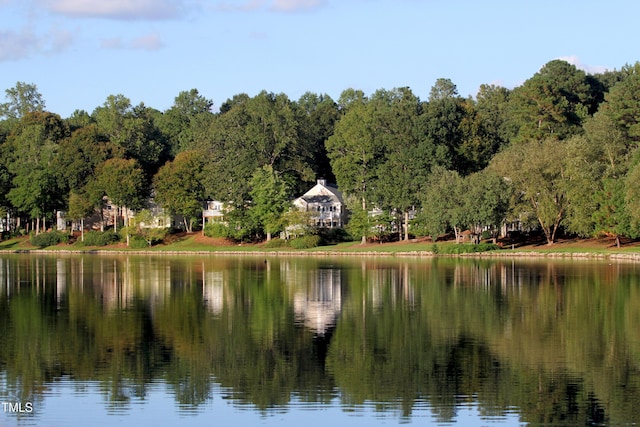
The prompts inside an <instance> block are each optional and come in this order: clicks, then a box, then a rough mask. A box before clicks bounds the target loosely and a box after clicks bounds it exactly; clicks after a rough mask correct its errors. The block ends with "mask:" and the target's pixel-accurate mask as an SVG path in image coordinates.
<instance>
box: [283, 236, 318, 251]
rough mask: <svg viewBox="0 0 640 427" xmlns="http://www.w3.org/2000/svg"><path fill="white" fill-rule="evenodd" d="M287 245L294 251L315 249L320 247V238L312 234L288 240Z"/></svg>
mask: <svg viewBox="0 0 640 427" xmlns="http://www.w3.org/2000/svg"><path fill="white" fill-rule="evenodd" d="M289 244H290V245H291V247H292V248H294V249H309V248H315V247H317V246H319V245H320V236H316V235H313V234H312V235H308V236H302V237H298V238H297V239H292V240H290V241H289Z"/></svg>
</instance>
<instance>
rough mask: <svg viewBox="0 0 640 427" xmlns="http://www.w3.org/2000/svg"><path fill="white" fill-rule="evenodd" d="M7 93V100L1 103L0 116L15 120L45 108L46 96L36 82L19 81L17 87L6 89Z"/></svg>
mask: <svg viewBox="0 0 640 427" xmlns="http://www.w3.org/2000/svg"><path fill="white" fill-rule="evenodd" d="M5 94H6V98H7V102H4V103H1V104H0V117H2V116H4V117H6V118H8V119H14V120H15V119H20V118H21V117H24V116H25V115H27V114H28V113H33V112H36V111H37V112H43V111H44V109H45V102H44V98H43V97H42V94H41V93H40V92H38V87H37V86H36V85H34V84H29V83H25V82H17V83H16V85H15V87H13V88H10V89H6V90H5Z"/></svg>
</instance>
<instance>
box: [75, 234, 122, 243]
mask: <svg viewBox="0 0 640 427" xmlns="http://www.w3.org/2000/svg"><path fill="white" fill-rule="evenodd" d="M117 241H118V235H117V234H116V233H114V232H113V231H89V232H88V233H84V241H83V242H82V244H83V245H84V246H107V245H110V244H112V243H115V242H117Z"/></svg>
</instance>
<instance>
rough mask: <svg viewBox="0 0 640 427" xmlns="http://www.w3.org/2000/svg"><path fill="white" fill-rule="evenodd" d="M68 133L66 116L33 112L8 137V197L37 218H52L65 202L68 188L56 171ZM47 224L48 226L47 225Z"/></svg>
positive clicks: (23, 210) (20, 121) (19, 209)
mask: <svg viewBox="0 0 640 427" xmlns="http://www.w3.org/2000/svg"><path fill="white" fill-rule="evenodd" d="M66 136H68V128H67V127H66V126H65V124H64V122H63V121H62V119H61V118H60V117H59V116H58V115H56V114H52V113H46V112H44V113H42V112H33V113H27V114H26V115H25V116H23V117H21V118H20V119H19V121H18V122H17V125H16V126H15V127H14V129H13V131H12V133H11V134H10V135H9V137H8V139H7V142H6V144H7V155H8V158H7V159H6V161H7V163H6V165H7V170H8V172H9V173H10V174H11V177H12V187H11V189H10V190H9V192H8V193H7V198H8V199H9V201H10V202H11V204H12V205H13V206H14V207H15V208H16V210H17V211H18V212H20V213H23V214H27V215H28V216H29V217H30V218H31V219H35V220H36V231H37V232H39V231H40V219H41V218H45V221H46V217H51V216H52V214H53V211H54V209H60V208H62V207H63V205H64V202H63V200H64V194H65V193H64V191H63V190H62V186H61V185H60V182H59V180H58V179H56V171H55V170H54V159H55V156H56V152H57V150H58V146H59V143H60V141H61V140H62V139H63V138H65V137H66ZM45 227H46V225H45Z"/></svg>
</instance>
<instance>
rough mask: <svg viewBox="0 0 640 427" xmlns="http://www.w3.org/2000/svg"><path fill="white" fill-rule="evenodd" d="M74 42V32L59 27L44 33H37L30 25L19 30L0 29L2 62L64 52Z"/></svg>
mask: <svg viewBox="0 0 640 427" xmlns="http://www.w3.org/2000/svg"><path fill="white" fill-rule="evenodd" d="M73 42H74V34H73V33H72V32H70V31H68V30H64V29H58V28H53V29H51V30H49V31H47V32H46V33H44V34H36V33H35V32H33V30H31V29H30V28H29V27H24V28H22V29H21V30H19V31H11V30H9V31H2V30H0V62H4V61H17V60H20V59H24V58H28V57H30V56H32V55H36V54H52V53H59V52H63V51H65V50H66V49H67V48H68V47H69V46H70V45H71V44H73Z"/></svg>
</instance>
